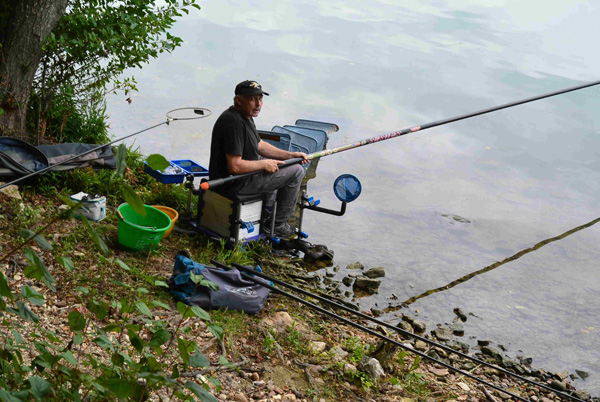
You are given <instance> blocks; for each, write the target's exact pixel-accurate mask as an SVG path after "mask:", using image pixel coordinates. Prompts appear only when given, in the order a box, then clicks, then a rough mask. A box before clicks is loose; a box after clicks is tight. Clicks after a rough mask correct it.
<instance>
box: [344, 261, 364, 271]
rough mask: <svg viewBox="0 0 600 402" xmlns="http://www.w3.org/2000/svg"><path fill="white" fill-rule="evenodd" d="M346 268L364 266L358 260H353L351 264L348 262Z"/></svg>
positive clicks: (360, 267)
mask: <svg viewBox="0 0 600 402" xmlns="http://www.w3.org/2000/svg"><path fill="white" fill-rule="evenodd" d="M346 269H365V266H364V265H363V264H361V263H360V262H358V261H357V262H353V263H352V264H348V266H347V267H346Z"/></svg>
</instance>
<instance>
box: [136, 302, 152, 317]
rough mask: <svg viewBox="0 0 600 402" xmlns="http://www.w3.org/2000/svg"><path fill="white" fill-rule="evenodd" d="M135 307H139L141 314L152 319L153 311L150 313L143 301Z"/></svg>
mask: <svg viewBox="0 0 600 402" xmlns="http://www.w3.org/2000/svg"><path fill="white" fill-rule="evenodd" d="M135 307H137V309H138V310H139V311H140V313H142V314H144V315H146V316H148V317H150V318H152V311H150V309H149V308H148V306H147V305H146V303H144V302H143V301H137V302H135Z"/></svg>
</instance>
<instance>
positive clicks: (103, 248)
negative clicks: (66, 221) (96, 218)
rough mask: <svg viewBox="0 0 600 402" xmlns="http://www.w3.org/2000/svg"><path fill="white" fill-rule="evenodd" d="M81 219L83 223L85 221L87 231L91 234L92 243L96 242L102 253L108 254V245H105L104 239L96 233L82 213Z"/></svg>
mask: <svg viewBox="0 0 600 402" xmlns="http://www.w3.org/2000/svg"><path fill="white" fill-rule="evenodd" d="M81 220H82V221H83V223H85V226H86V227H87V229H88V232H89V233H90V235H91V236H92V240H93V241H94V243H96V246H98V248H99V249H100V251H102V253H104V254H108V247H106V243H104V240H102V239H101V238H100V235H98V232H96V229H94V227H93V226H92V224H91V223H90V221H89V220H88V219H87V218H86V217H85V216H83V215H81Z"/></svg>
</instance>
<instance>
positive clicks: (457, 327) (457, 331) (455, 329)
mask: <svg viewBox="0 0 600 402" xmlns="http://www.w3.org/2000/svg"><path fill="white" fill-rule="evenodd" d="M450 329H451V330H452V333H453V334H454V335H456V336H463V335H464V334H465V329H464V328H463V325H462V324H458V323H456V324H452V325H451V326H450Z"/></svg>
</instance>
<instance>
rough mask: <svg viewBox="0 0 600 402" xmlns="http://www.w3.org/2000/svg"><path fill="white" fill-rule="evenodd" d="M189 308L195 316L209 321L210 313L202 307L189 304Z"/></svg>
mask: <svg viewBox="0 0 600 402" xmlns="http://www.w3.org/2000/svg"><path fill="white" fill-rule="evenodd" d="M190 309H191V310H192V312H193V313H194V314H195V315H196V317H199V318H200V319H202V320H204V321H210V315H209V314H208V313H207V312H206V310H204V309H203V308H202V307H199V306H191V307H190Z"/></svg>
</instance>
